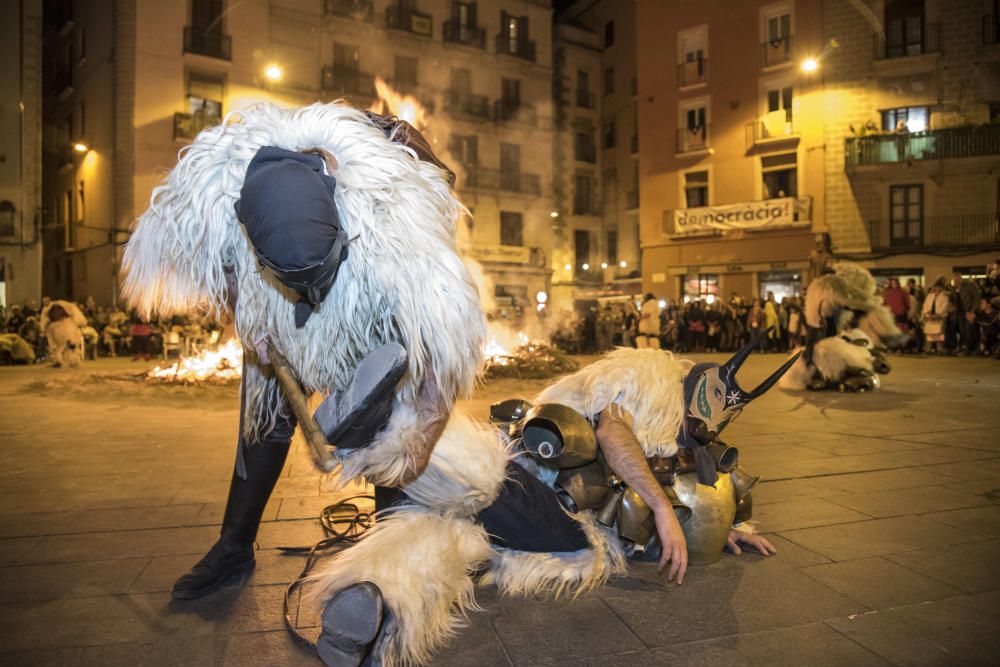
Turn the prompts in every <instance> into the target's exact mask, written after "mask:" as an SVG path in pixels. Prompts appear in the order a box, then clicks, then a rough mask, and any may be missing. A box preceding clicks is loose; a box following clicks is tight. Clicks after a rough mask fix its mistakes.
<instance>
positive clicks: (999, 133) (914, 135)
mask: <svg viewBox="0 0 1000 667" xmlns="http://www.w3.org/2000/svg"><path fill="white" fill-rule="evenodd" d="M984 155H1000V124H992V123H991V124H989V125H977V126H967V127H949V128H946V129H941V130H926V131H924V132H907V133H895V134H876V135H870V136H866V137H848V138H847V139H845V140H844V166H845V167H847V168H851V167H858V166H865V165H878V164H894V163H900V162H910V161H919V160H946V159H952V158H968V157H981V156H984Z"/></svg>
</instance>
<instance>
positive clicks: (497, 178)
mask: <svg viewBox="0 0 1000 667" xmlns="http://www.w3.org/2000/svg"><path fill="white" fill-rule="evenodd" d="M463 169H464V170H465V180H464V182H463V183H462V184H461V187H462V188H463V189H464V188H476V189H479V190H504V191H506V192H517V193H521V194H530V195H539V194H541V192H542V187H541V177H540V176H539V175H538V174H524V173H521V172H517V171H505V172H501V171H499V170H497V169H485V168H483V167H480V166H479V165H474V164H469V165H463Z"/></svg>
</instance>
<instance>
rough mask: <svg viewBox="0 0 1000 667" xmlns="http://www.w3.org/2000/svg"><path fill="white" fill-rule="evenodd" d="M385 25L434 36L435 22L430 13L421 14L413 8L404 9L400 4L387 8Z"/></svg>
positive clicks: (415, 33)
mask: <svg viewBox="0 0 1000 667" xmlns="http://www.w3.org/2000/svg"><path fill="white" fill-rule="evenodd" d="M385 27H387V28H390V29H392V30H402V31H403V32H412V33H413V34H414V35H420V36H421V37H433V36H434V22H433V20H432V17H431V16H430V15H429V14H421V13H419V12H415V11H413V10H411V9H407V10H404V8H402V7H400V6H399V5H391V6H389V7H386V8H385Z"/></svg>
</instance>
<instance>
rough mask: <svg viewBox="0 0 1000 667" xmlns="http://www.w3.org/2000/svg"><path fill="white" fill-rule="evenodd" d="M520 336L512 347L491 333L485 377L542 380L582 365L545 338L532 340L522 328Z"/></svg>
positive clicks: (492, 378) (491, 378) (484, 371)
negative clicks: (502, 342) (503, 343)
mask: <svg viewBox="0 0 1000 667" xmlns="http://www.w3.org/2000/svg"><path fill="white" fill-rule="evenodd" d="M491 333H492V332H491ZM517 339H518V344H516V345H513V346H511V347H510V348H509V349H508V348H506V347H504V346H503V345H501V344H500V343H499V342H497V336H496V335H494V336H492V337H491V339H490V342H489V343H488V344H487V345H486V364H485V367H484V370H483V377H484V378H485V379H487V380H498V379H500V378H518V379H524V380H538V379H544V378H550V377H552V376H554V375H562V374H563V373H571V372H573V371H575V370H577V369H578V368H580V364H578V363H577V362H576V360H574V359H572V358H571V357H570V356H569V355H567V354H566V353H565V352H563V351H562V350H560V349H558V348H555V347H553V346H551V345H549V344H548V343H546V342H544V341H537V340H536V341H532V340H529V339H528V336H527V335H525V334H524V333H523V332H518V334H517Z"/></svg>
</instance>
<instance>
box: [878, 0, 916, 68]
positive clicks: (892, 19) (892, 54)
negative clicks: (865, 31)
mask: <svg viewBox="0 0 1000 667" xmlns="http://www.w3.org/2000/svg"><path fill="white" fill-rule="evenodd" d="M923 45H924V3H923V1H922V0H889V2H887V3H886V6H885V56H886V57H887V58H899V57H902V56H918V55H920V54H921V53H923Z"/></svg>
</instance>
